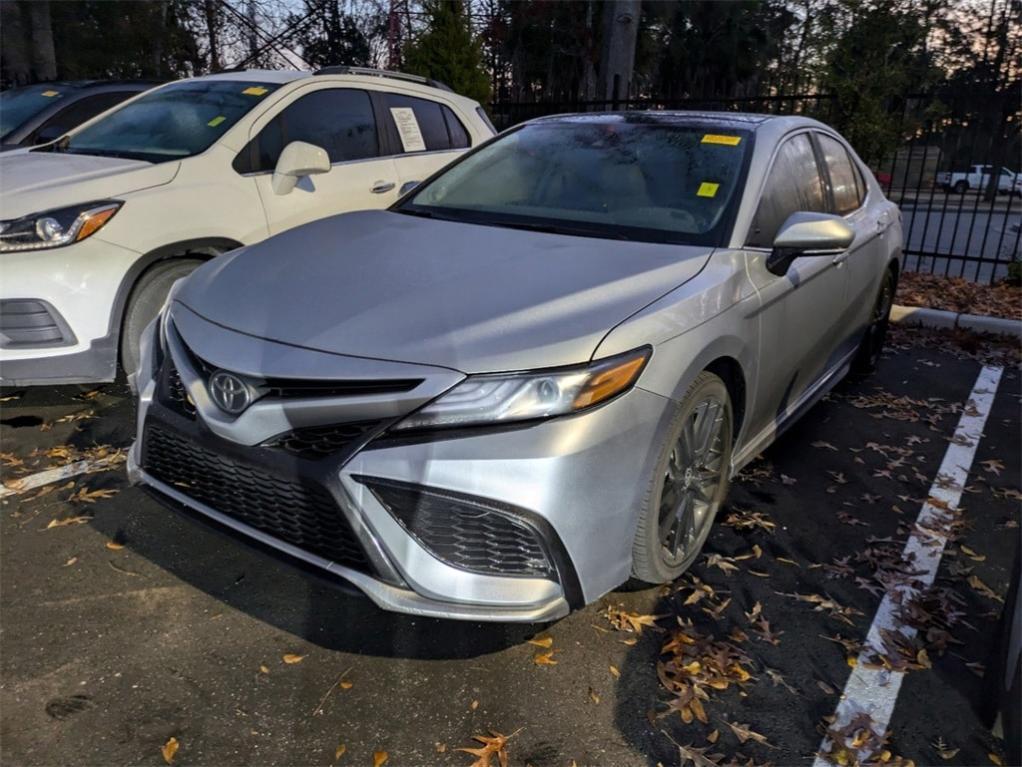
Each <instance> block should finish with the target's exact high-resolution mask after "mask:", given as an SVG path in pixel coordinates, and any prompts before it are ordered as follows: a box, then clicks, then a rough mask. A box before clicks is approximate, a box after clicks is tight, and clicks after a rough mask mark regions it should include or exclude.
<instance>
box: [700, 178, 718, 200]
mask: <svg viewBox="0 0 1022 767" xmlns="http://www.w3.org/2000/svg"><path fill="white" fill-rule="evenodd" d="M718 189H720V184H714V183H711V182H709V181H704V182H703V183H701V184H700V185H699V191H697V192H696V196H697V197H716V196H717V190H718Z"/></svg>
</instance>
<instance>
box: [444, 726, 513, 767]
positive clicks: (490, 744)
mask: <svg viewBox="0 0 1022 767" xmlns="http://www.w3.org/2000/svg"><path fill="white" fill-rule="evenodd" d="M516 734H517V733H516V732H515V733H511V734H510V735H501V734H500V733H499V732H494V731H493V730H490V734H489V735H473V736H472V740H474V741H476V742H478V743H482V746H481V747H479V748H459V749H458V751H463V752H465V753H466V754H471V755H472V756H474V757H476V760H475V761H474V762H472V765H471V767H490V759H492V758H493V757H494V756H496V757H497V761H498V762H499V763H500V767H507V759H508V754H507V742H508V741H509V740H510V739H511V738H513V737H514V736H515V735H516Z"/></svg>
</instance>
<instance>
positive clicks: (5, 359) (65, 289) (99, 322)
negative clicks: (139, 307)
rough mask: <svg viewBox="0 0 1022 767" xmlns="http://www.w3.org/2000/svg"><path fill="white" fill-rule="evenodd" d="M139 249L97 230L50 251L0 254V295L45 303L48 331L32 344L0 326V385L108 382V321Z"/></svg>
mask: <svg viewBox="0 0 1022 767" xmlns="http://www.w3.org/2000/svg"><path fill="white" fill-rule="evenodd" d="M138 258H139V254H138V253H136V252H134V251H132V250H128V249H126V248H122V247H120V246H117V245H113V244H111V243H108V242H105V241H103V240H102V239H100V237H99V236H93V237H90V238H89V239H87V240H83V241H82V242H79V243H75V244H74V245H68V246H67V247H63V248H54V249H52V250H39V251H26V252H22V253H5V254H3V259H2V260H3V263H2V265H0V300H2V301H3V302H4V303H5V304H7V303H8V302H14V303H19V302H29V303H38V304H40V305H42V306H45V307H47V308H48V309H49V311H50V315H51V317H52V323H51V324H52V326H53V328H54V330H55V331H56V330H57V329H58V328H59V332H55V336H59V338H55V337H50V336H46V337H45V338H44V340H41V341H40V343H38V344H33V343H31V342H26V341H24V340H22V339H21V337H20V334H14V335H13V336H8V335H7V334H6V333H3V328H2V327H0V383H2V384H4V385H14V386H24V385H30V384H43V383H54V384H56V383H86V382H92V381H109V380H113V378H114V377H115V374H116V371H117V343H116V341H117V339H116V336H117V333H116V329H115V328H113V327H112V326H111V317H112V316H113V310H114V306H115V304H116V302H117V298H118V291H119V290H120V289H121V285H122V283H123V282H124V278H125V276H126V275H127V274H128V272H129V270H130V269H131V267H132V265H133V264H135V262H136V261H137V260H138Z"/></svg>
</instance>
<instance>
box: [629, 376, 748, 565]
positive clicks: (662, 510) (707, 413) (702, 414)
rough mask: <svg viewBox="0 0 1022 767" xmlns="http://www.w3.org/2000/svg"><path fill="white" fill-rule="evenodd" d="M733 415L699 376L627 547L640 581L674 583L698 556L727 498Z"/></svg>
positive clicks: (720, 392)
mask: <svg viewBox="0 0 1022 767" xmlns="http://www.w3.org/2000/svg"><path fill="white" fill-rule="evenodd" d="M733 417H734V416H733V414H732V409H731V398H730V397H729V396H728V392H727V387H726V386H725V385H724V382H723V381H721V380H720V378H718V377H717V376H715V375H714V374H713V373H709V372H705V371H704V372H703V373H700V374H699V376H698V377H696V379H695V381H693V383H692V385H691V386H690V387H689V389H688V392H686V394H685V397H684V398H683V399H682V402H681V406H680V407H679V409H678V414H677V415H676V416H675V418H674V421H673V423H672V424H671V429H670V433H669V435H668V437H667V440H666V443H665V444H664V446H663V448H662V449H661V452H660V458H659V460H658V461H657V465H656V469H655V472H654V475H653V478H652V481H651V483H650V487H649V489H648V490H647V493H646V499H645V501H644V503H643V508H642V511H641V513H640V515H639V523H638V527H637V529H636V533H635V541H634V543H633V547H632V574H633V575H634V576H635V577H636V578H638V579H639V580H643V581H646V582H648V583H664V582H666V581H671V580H674V579H675V578H677V577H678V576H679V575H681V574H682V573H683V572H684V571H685V570H686V569H687V568H688V567H689V566H690V565H691V564H692V562H693V561H695V559H696V557H697V556H698V555H699V551H700V550H701V549H702V547H703V544H704V543H705V542H706V538H707V536H708V535H709V534H710V528H711V527H712V525H713V518H714V517H715V516H716V515H717V511H718V510H719V509H720V506H721V504H722V503H723V502H724V498H725V497H726V495H727V488H728V480H729V468H730V465H731V447H732V424H733Z"/></svg>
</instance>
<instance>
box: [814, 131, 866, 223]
mask: <svg viewBox="0 0 1022 767" xmlns="http://www.w3.org/2000/svg"><path fill="white" fill-rule="evenodd" d="M816 135H817V138H818V139H819V141H820V150H821V151H822V152H823V159H824V161H825V162H826V163H827V170H828V171H829V172H830V186H831V189H832V190H833V192H834V212H835V213H837V214H838V215H841V216H843V215H845V214H846V213H851V212H852V211H853V210H855V209H857V208H858V207H859V205H860V204H861V202H862V200H861V197H860V192H859V188H860V183H859V180H858V179H857V178H856V175H857V174H856V169H855V166H854V165H853V163H852V159H851V157H849V156H848V151H847V150H846V149H845V148H844V147H843V146H842V145H841V143H840V142H838V141H835V140H834V139H832V138H831V137H830V136H824V135H823V134H822V133H818V134H816Z"/></svg>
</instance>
